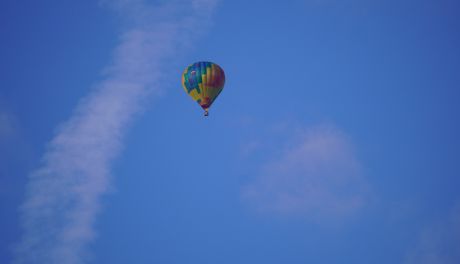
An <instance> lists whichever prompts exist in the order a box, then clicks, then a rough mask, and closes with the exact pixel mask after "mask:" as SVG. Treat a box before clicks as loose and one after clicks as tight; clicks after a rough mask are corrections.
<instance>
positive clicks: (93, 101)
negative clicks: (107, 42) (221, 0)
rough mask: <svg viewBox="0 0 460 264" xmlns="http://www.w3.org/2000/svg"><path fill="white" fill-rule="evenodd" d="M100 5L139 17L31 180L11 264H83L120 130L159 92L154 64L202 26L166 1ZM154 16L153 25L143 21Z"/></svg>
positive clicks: (188, 11) (158, 68)
mask: <svg viewBox="0 0 460 264" xmlns="http://www.w3.org/2000/svg"><path fill="white" fill-rule="evenodd" d="M104 4H108V5H110V6H112V7H114V8H115V9H117V10H118V11H119V12H120V14H123V12H124V10H123V8H127V11H126V12H127V13H125V15H126V17H127V19H128V20H130V19H132V18H134V17H136V12H141V14H140V15H139V16H138V17H136V21H135V23H128V24H129V26H127V27H126V29H125V31H124V33H123V34H122V37H121V42H120V44H119V45H118V47H117V48H116V50H115V53H114V58H113V63H112V64H111V65H110V66H109V67H108V68H107V71H106V74H107V77H106V79H105V80H104V81H102V82H101V83H99V84H98V85H97V87H96V89H95V91H94V92H93V93H91V94H90V95H89V96H87V97H86V98H85V99H83V100H82V101H81V102H80V104H79V105H78V107H77V108H76V110H75V111H74V113H73V115H72V116H71V117H70V119H69V120H68V121H67V122H65V123H64V124H63V125H62V126H61V127H60V129H59V131H58V133H57V135H56V136H55V137H54V139H53V140H52V141H51V142H50V143H49V146H48V149H47V151H46V153H45V154H44V158H43V165H42V166H41V168H39V169H37V170H36V171H35V172H33V173H32V174H31V177H30V180H29V183H28V188H27V196H26V201H25V202H24V204H23V205H22V207H21V213H22V220H23V230H24V233H23V237H22V240H21V241H20V243H19V244H18V245H17V250H16V255H15V261H14V263H49V264H53V263H59V264H76V263H84V262H86V260H87V257H88V255H87V253H88V252H87V250H86V246H87V244H88V243H89V242H90V241H92V240H93V239H94V237H95V231H94V229H93V224H94V221H95V217H96V214H97V212H98V211H99V207H100V202H99V199H100V196H101V195H102V194H104V193H105V192H106V191H107V189H108V188H109V186H110V163H111V162H112V161H113V159H114V157H116V156H117V154H118V153H119V152H120V149H121V147H122V137H123V134H124V132H125V130H126V128H127V125H128V124H129V123H130V122H131V121H132V119H133V116H134V114H135V113H136V112H137V111H138V110H139V109H140V108H141V107H140V105H142V99H143V98H145V96H146V95H147V94H149V93H151V92H152V91H158V90H159V89H160V86H159V84H158V82H159V79H160V78H162V77H163V76H162V75H161V73H162V72H164V68H163V65H162V64H163V63H165V61H166V60H167V59H170V58H171V57H172V56H174V51H175V49H176V48H177V47H180V46H184V45H185V44H184V43H188V42H190V41H191V40H193V39H192V35H193V34H190V33H188V31H187V29H188V28H189V27H191V26H192V25H195V24H198V25H200V24H202V22H205V21H202V18H203V15H202V12H203V11H202V10H193V8H191V7H192V6H193V5H194V2H192V1H169V2H167V3H165V4H164V5H163V6H159V7H152V6H148V5H146V4H145V3H144V2H143V1H136V0H133V1H127V0H123V1H115V2H108V1H104ZM112 4H113V5H112ZM131 6H132V7H133V8H131V9H130V8H128V7H131ZM120 7H122V8H121V9H119V8H120ZM157 10H161V12H162V14H161V19H160V18H158V17H151V16H146V14H148V15H150V14H156V13H157V12H158V11H157ZM207 11H209V12H210V11H211V10H207ZM178 14H180V15H178ZM206 15H209V13H208V14H206ZM153 22H155V23H153ZM193 33H196V30H195V31H194V32H193Z"/></svg>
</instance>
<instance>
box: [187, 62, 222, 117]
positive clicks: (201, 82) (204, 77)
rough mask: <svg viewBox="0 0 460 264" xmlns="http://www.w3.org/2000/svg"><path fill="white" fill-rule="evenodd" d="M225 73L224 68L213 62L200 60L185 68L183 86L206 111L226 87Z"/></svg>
mask: <svg viewBox="0 0 460 264" xmlns="http://www.w3.org/2000/svg"><path fill="white" fill-rule="evenodd" d="M224 84H225V74H224V70H222V68H221V67H220V66H219V65H217V64H215V63H212V62H207V61H200V62H196V63H193V64H191V65H190V66H188V67H187V68H185V70H184V73H183V74H182V86H183V87H184V90H185V92H187V94H188V95H190V96H191V97H192V98H193V100H195V101H196V102H197V103H198V104H199V105H200V106H201V107H202V108H203V109H204V110H205V111H206V112H205V115H206V114H207V111H208V108H209V107H211V105H212V103H213V102H214V100H216V98H217V96H219V94H220V92H222V89H223V88H224Z"/></svg>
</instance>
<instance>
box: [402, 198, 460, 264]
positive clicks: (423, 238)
mask: <svg viewBox="0 0 460 264" xmlns="http://www.w3.org/2000/svg"><path fill="white" fill-rule="evenodd" d="M404 263H405V264H455V263H460V202H459V203H457V204H456V206H454V207H453V208H452V210H451V211H450V212H449V213H448V214H447V216H446V217H445V218H444V219H440V220H438V221H437V222H436V223H433V224H431V225H430V226H427V227H425V228H424V229H423V230H422V231H421V232H420V236H419V238H418V240H417V244H416V245H415V246H414V247H413V248H412V249H411V250H410V251H409V252H408V253H407V255H406V257H405V262H404Z"/></svg>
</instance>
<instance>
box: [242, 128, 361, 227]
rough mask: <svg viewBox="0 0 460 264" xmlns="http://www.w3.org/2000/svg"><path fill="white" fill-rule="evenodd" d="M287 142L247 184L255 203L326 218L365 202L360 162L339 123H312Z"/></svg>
mask: <svg viewBox="0 0 460 264" xmlns="http://www.w3.org/2000/svg"><path fill="white" fill-rule="evenodd" d="M267 144H270V143H268V142H267ZM272 144H274V143H272ZM285 145H287V147H286V149H285V151H283V153H282V154H281V155H280V156H279V157H278V158H277V159H276V160H273V161H272V162H269V163H267V164H264V165H262V166H261V168H260V170H259V174H258V175H257V176H256V177H255V179H254V180H253V181H252V182H251V183H249V184H248V185H247V186H245V187H244V188H243V191H242V195H243V199H244V200H245V201H246V202H248V203H250V205H251V206H252V208H254V209H256V210H258V211H259V212H264V213H274V214H280V215H286V216H302V217H306V218H309V219H311V220H314V221H322V220H324V219H328V220H330V219H332V218H340V217H344V216H347V215H350V214H351V213H354V212H356V211H357V210H358V209H360V208H361V207H362V206H363V205H364V204H365V203H366V197H367V194H368V188H367V183H366V181H365V179H364V178H363V176H362V168H361V165H360V163H359V161H358V160H357V158H356V157H355V154H354V152H353V147H352V145H351V143H350V141H349V140H348V139H347V137H346V136H345V135H344V134H343V133H341V132H340V131H339V130H338V129H337V128H334V127H332V126H318V127H313V128H309V129H306V130H303V131H302V132H300V135H299V136H297V137H296V139H295V140H294V141H292V143H291V144H289V142H287V143H285Z"/></svg>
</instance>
